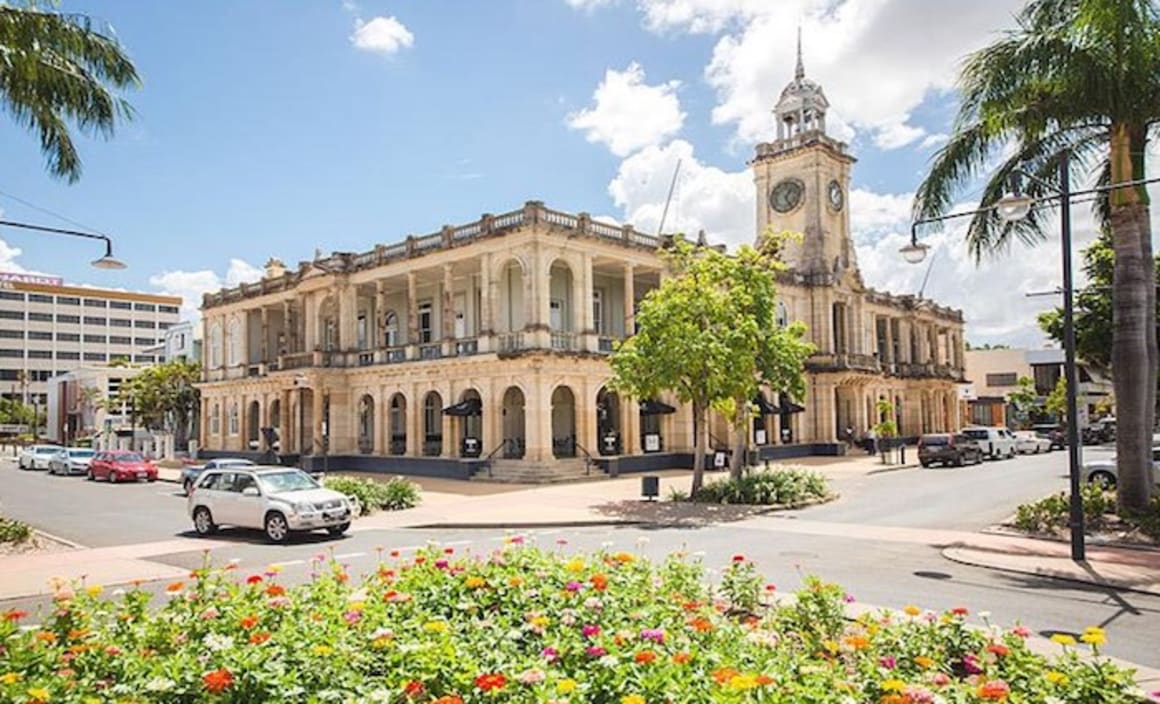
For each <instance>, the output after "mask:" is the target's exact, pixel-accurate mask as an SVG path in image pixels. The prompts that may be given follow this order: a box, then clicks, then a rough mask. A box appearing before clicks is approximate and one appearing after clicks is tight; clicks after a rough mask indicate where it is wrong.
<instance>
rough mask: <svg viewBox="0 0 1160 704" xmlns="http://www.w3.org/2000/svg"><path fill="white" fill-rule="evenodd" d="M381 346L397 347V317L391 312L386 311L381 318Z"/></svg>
mask: <svg viewBox="0 0 1160 704" xmlns="http://www.w3.org/2000/svg"><path fill="white" fill-rule="evenodd" d="M383 345H384V346H386V347H398V345H399V316H398V315H395V311H393V310H389V311H387V314H386V316H384V317H383Z"/></svg>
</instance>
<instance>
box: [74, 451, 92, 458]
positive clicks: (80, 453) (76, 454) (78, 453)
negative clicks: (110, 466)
mask: <svg viewBox="0 0 1160 704" xmlns="http://www.w3.org/2000/svg"><path fill="white" fill-rule="evenodd" d="M68 456H69V457H92V456H93V451H92V450H69V451H68Z"/></svg>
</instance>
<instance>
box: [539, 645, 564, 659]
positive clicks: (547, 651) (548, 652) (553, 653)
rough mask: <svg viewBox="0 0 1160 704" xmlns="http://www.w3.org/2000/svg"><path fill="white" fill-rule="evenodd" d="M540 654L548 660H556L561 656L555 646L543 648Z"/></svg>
mask: <svg viewBox="0 0 1160 704" xmlns="http://www.w3.org/2000/svg"><path fill="white" fill-rule="evenodd" d="M540 655H542V656H543V657H544V659H545V660H547V661H548V662H555V661H556V658H558V657H560V652H559V651H558V650H556V649H555V648H551V647H548V648H544V649H543V650H541V651H540Z"/></svg>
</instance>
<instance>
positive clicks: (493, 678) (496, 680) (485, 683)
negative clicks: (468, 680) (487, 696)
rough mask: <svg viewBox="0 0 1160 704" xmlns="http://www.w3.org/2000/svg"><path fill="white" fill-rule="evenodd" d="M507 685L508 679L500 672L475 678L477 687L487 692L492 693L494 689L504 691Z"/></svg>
mask: <svg viewBox="0 0 1160 704" xmlns="http://www.w3.org/2000/svg"><path fill="white" fill-rule="evenodd" d="M505 684H507V678H506V677H504V676H503V675H502V674H500V673H498V672H493V673H488V674H485V675H480V676H479V677H476V678H475V686H476V687H479V688H480V689H482V690H483V691H485V692H490V691H491V690H493V689H503V686H504V685H505Z"/></svg>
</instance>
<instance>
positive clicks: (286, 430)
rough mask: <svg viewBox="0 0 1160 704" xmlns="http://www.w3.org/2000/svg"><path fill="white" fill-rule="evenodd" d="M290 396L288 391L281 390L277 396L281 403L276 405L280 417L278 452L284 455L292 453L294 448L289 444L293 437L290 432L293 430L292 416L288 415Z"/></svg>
mask: <svg viewBox="0 0 1160 704" xmlns="http://www.w3.org/2000/svg"><path fill="white" fill-rule="evenodd" d="M290 396H291V392H290V390H288V389H286V390H283V391H282V392H281V393H280V394H279V397H280V398H281V401H280V402H279V403H278V414H279V416H281V417H280V418H279V419H278V445H279V451H280V452H282V453H285V454H289V453H291V452H293V451H294V447H295V446H294V445H293V444H291V441H292V435H293V433H292V432H291V431H292V430H293V428H294V420H293V416H291V415H290V412H291V410H292V409H291V408H290V403H291V402H290Z"/></svg>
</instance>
